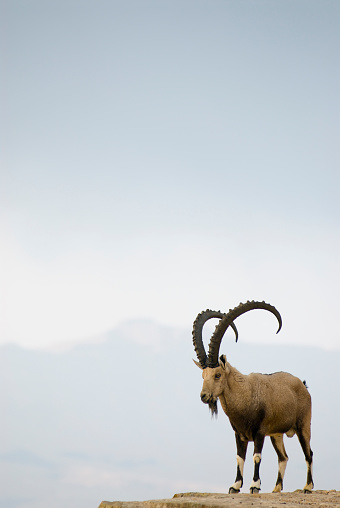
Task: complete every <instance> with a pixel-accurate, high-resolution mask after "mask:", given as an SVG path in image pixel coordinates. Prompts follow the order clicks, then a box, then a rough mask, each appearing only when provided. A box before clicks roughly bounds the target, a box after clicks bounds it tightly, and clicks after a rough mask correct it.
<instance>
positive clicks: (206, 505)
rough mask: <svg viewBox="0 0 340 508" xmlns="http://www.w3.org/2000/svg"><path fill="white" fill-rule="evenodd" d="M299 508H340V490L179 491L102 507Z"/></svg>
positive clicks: (102, 507)
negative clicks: (149, 499) (169, 495)
mask: <svg viewBox="0 0 340 508" xmlns="http://www.w3.org/2000/svg"><path fill="white" fill-rule="evenodd" d="M236 506H240V507H241V508H253V507H255V508H256V507H257V506H258V507H262V508H295V507H299V506H306V507H307V506H308V507H322V508H333V507H334V506H339V507H340V492H338V491H336V490H315V491H314V492H313V493H312V494H303V492H302V491H301V490H297V491H295V492H283V493H281V494H253V495H251V494H235V495H233V494H204V493H199V492H188V493H186V494H175V495H174V497H173V498H172V499H155V500H151V501H129V502H127V501H112V502H109V501H103V502H102V503H101V504H100V505H99V508H175V507H178V508H221V507H227V508H228V507H231V508H233V507H236Z"/></svg>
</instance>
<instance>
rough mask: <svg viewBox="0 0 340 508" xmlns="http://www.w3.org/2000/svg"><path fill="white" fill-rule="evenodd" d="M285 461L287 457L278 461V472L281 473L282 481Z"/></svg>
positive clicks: (285, 465)
mask: <svg viewBox="0 0 340 508" xmlns="http://www.w3.org/2000/svg"><path fill="white" fill-rule="evenodd" d="M287 462H288V459H286V460H282V461H281V462H279V473H280V475H281V478H282V481H283V478H284V475H285V472H286V467H287Z"/></svg>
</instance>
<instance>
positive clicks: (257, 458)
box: [192, 301, 314, 494]
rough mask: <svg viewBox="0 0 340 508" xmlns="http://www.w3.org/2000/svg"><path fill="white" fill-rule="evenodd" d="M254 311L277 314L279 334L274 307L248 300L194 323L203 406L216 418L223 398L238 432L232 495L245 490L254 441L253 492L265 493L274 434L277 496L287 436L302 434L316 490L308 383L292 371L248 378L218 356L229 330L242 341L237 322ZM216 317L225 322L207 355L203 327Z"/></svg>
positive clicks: (308, 485)
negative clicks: (264, 456)
mask: <svg viewBox="0 0 340 508" xmlns="http://www.w3.org/2000/svg"><path fill="white" fill-rule="evenodd" d="M252 309H265V310H268V311H270V312H272V313H273V314H274V316H276V318H277V320H278V322H279V328H278V330H277V333H278V332H279V331H280V329H281V326H282V319H281V316H280V313H279V312H278V311H277V310H276V309H275V307H273V306H272V305H270V304H268V303H265V302H255V301H252V302H249V301H248V302H247V303H240V305H239V306H238V307H235V308H234V309H231V310H229V312H228V313H227V314H224V313H221V312H215V311H212V310H206V311H204V312H201V313H200V314H198V316H197V318H196V320H195V321H194V325H193V332H192V333H193V343H194V347H195V351H196V355H197V358H198V362H196V361H195V360H194V362H195V363H196V365H197V366H198V367H200V369H202V370H203V374H202V376H203V388H202V391H201V400H202V402H204V404H208V406H209V408H210V410H211V413H212V414H217V399H219V400H220V403H221V406H222V409H223V411H224V412H225V414H226V415H227V416H228V418H229V420H230V423H231V426H232V428H233V429H234V431H235V437H236V448H237V457H236V459H237V473H236V480H235V483H234V484H233V485H232V486H231V487H230V489H229V493H230V494H234V493H238V492H240V489H241V487H242V485H243V467H244V461H245V458H246V452H247V446H248V443H249V441H254V455H253V460H254V476H253V481H252V483H251V485H250V492H251V493H252V494H254V493H258V492H259V491H260V486H261V480H260V463H261V453H262V447H263V443H264V439H265V437H266V436H270V439H271V442H272V444H273V446H274V449H275V451H276V453H277V456H278V465H279V471H278V476H277V480H276V485H275V487H274V490H273V492H281V490H282V488H283V477H284V473H285V470H286V465H287V461H288V456H287V453H286V450H285V447H284V444H283V434H286V435H287V436H288V437H293V436H294V434H297V436H298V439H299V441H300V444H301V447H302V450H303V453H304V456H305V459H306V463H307V483H306V485H305V487H304V492H305V493H310V492H312V489H313V487H314V483H313V478H312V462H313V459H312V457H313V452H312V450H311V448H310V437H311V397H310V395H309V392H308V390H307V387H306V385H305V382H302V381H300V379H298V378H297V377H294V376H292V375H291V374H288V373H287V372H276V373H274V374H254V373H252V374H249V375H247V376H246V375H243V374H241V373H240V372H239V371H238V370H237V369H235V367H233V366H232V365H230V363H228V362H227V358H226V356H225V355H222V356H221V357H220V358H218V355H219V349H220V344H221V340H222V338H223V335H224V334H225V332H226V330H227V328H228V327H229V326H231V327H232V328H233V329H234V331H235V334H236V341H237V339H238V333H237V329H236V327H235V325H234V323H233V322H234V320H235V319H236V318H237V317H239V316H241V315H242V314H244V313H245V312H248V311H250V310H252ZM211 318H219V319H220V321H219V322H218V324H217V326H216V328H215V331H214V333H213V335H212V336H211V339H210V344H209V353H208V356H207V355H206V352H205V349H204V345H203V340H202V329H203V326H204V324H205V323H206V321H208V320H209V319H211Z"/></svg>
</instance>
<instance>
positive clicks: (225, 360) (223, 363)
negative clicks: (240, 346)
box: [219, 355, 227, 370]
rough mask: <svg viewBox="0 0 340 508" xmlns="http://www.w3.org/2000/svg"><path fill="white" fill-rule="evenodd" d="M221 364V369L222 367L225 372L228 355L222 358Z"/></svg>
mask: <svg viewBox="0 0 340 508" xmlns="http://www.w3.org/2000/svg"><path fill="white" fill-rule="evenodd" d="M219 364H220V367H222V369H224V370H225V368H226V365H227V357H226V355H222V356H220V361H219Z"/></svg>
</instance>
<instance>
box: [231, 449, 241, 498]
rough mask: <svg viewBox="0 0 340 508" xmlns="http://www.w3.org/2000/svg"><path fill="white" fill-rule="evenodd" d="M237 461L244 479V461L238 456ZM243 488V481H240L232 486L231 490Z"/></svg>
mask: <svg viewBox="0 0 340 508" xmlns="http://www.w3.org/2000/svg"><path fill="white" fill-rule="evenodd" d="M236 461H237V466H238V468H239V470H240V473H241V476H242V478H243V469H244V460H243V459H242V457H240V456H239V455H236ZM241 487H242V480H238V481H237V482H235V483H234V484H233V485H232V486H231V488H232V489H235V490H240V489H241Z"/></svg>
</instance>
